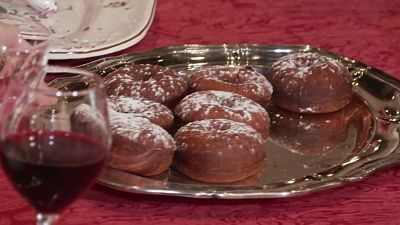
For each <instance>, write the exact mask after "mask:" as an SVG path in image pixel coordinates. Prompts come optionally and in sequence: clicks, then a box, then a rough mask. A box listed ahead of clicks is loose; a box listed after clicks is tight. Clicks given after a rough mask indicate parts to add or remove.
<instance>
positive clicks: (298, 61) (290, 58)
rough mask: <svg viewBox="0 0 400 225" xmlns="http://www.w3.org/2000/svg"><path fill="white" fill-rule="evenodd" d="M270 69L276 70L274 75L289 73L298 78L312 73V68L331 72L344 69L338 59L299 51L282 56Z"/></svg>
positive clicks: (338, 71)
mask: <svg viewBox="0 0 400 225" xmlns="http://www.w3.org/2000/svg"><path fill="white" fill-rule="evenodd" d="M271 69H272V70H275V71H276V72H275V73H276V76H285V75H289V74H290V76H295V77H299V78H303V77H305V76H308V75H310V74H312V72H313V71H314V69H322V70H325V69H327V70H330V72H332V73H341V72H343V71H344V70H346V68H345V67H344V66H343V65H342V64H341V63H340V62H339V61H337V60H335V59H333V58H330V57H327V56H323V55H320V54H318V53H310V52H299V53H293V54H288V55H286V56H283V57H281V58H279V60H278V61H276V62H274V63H273V64H272V66H271ZM293 70H295V72H293Z"/></svg>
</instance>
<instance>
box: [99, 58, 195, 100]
mask: <svg viewBox="0 0 400 225" xmlns="http://www.w3.org/2000/svg"><path fill="white" fill-rule="evenodd" d="M104 83H105V87H106V91H107V94H108V95H115V96H119V95H123V96H129V97H136V98H144V99H147V100H150V101H155V102H158V103H161V104H164V105H167V106H171V105H175V104H176V103H178V102H179V100H180V99H181V98H182V97H183V96H184V94H185V93H186V90H187V82H186V80H185V79H183V78H182V77H181V76H179V75H178V74H177V73H175V72H174V71H173V70H170V69H167V68H165V67H162V66H157V65H150V64H136V65H130V66H126V67H123V68H121V69H118V70H116V71H114V72H112V73H110V74H108V75H107V76H105V77H104Z"/></svg>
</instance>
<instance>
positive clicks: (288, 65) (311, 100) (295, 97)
mask: <svg viewBox="0 0 400 225" xmlns="http://www.w3.org/2000/svg"><path fill="white" fill-rule="evenodd" d="M266 76H267V77H268V79H269V80H270V81H271V83H272V84H273V86H274V88H275V92H274V99H273V101H274V103H275V104H276V105H277V106H279V107H282V108H284V109H286V110H289V111H293V112H301V113H328V112H334V111H337V110H339V109H341V108H343V107H344V106H346V105H347V104H349V103H350V101H351V99H352V94H353V91H352V77H351V75H350V73H349V72H348V71H347V69H346V67H345V66H344V65H342V64H341V63H340V62H339V61H337V60H335V59H333V58H330V57H327V56H324V55H320V54H318V53H301V52H300V53H292V54H288V55H286V56H283V57H281V58H279V59H278V60H277V61H276V62H275V63H273V64H272V66H271V68H270V69H269V70H268V72H267V74H266Z"/></svg>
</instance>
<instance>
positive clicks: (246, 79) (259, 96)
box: [189, 66, 272, 106]
mask: <svg viewBox="0 0 400 225" xmlns="http://www.w3.org/2000/svg"><path fill="white" fill-rule="evenodd" d="M189 86H190V87H191V88H192V89H194V90H195V91H206V90H220V91H228V92H234V93H236V94H240V95H243V96H244V97H247V98H249V99H251V100H253V101H255V102H257V103H259V104H261V105H263V106H265V105H267V104H268V103H269V101H270V99H271V95H272V86H271V84H270V83H269V81H268V80H267V79H266V78H265V77H264V76H263V75H261V74H259V73H257V72H256V71H253V70H249V69H246V68H243V67H221V66H216V67H209V68H206V69H203V70H199V71H197V72H195V73H193V74H192V75H191V76H190V79H189Z"/></svg>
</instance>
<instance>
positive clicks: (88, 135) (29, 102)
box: [0, 67, 111, 225]
mask: <svg viewBox="0 0 400 225" xmlns="http://www.w3.org/2000/svg"><path fill="white" fill-rule="evenodd" d="M54 76H56V77H61V78H57V80H56V81H53V82H52V84H53V86H55V87H57V88H49V87H44V86H39V87H30V86H26V84H25V83H21V82H20V81H21V80H20V79H15V77H18V76H12V77H11V80H10V85H11V87H13V88H15V89H23V88H25V94H24V95H23V96H20V97H19V98H18V101H17V102H15V104H14V105H13V113H11V114H9V115H8V116H7V119H6V120H5V121H4V124H3V127H2V130H1V135H0V137H1V143H2V145H1V149H0V159H1V162H2V166H3V169H4V171H5V173H6V175H7V177H8V178H9V180H10V181H11V183H12V184H13V186H14V187H15V189H16V190H17V191H18V192H19V193H20V194H21V195H22V196H23V197H24V198H25V199H26V200H27V201H28V202H29V203H30V205H31V206H32V207H33V208H34V209H35V210H36V212H37V216H36V219H37V224H38V225H45V224H46V225H51V224H52V223H53V221H55V220H56V219H57V218H58V215H59V213H60V212H62V211H63V210H64V209H65V208H66V207H67V206H68V205H70V204H71V203H72V202H73V201H74V200H75V199H77V198H78V197H79V195H80V194H81V193H82V192H83V191H84V190H85V189H87V188H88V187H89V186H90V185H91V184H92V183H93V182H94V181H95V179H96V176H97V175H98V174H99V173H100V172H101V170H102V168H103V166H104V165H105V161H106V158H107V154H108V151H109V149H110V146H111V134H110V129H109V122H108V115H107V106H106V95H105V93H104V91H103V90H104V88H103V83H102V81H101V79H100V77H98V76H97V75H95V74H92V73H90V72H87V71H83V70H80V69H73V68H64V67H49V68H48V69H47V70H46V73H45V77H44V78H45V80H47V79H50V78H52V77H54ZM9 93H12V92H9Z"/></svg>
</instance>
